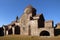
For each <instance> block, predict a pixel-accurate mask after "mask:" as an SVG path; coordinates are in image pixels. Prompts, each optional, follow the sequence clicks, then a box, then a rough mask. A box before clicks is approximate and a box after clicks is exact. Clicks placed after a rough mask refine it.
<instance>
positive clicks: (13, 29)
mask: <svg viewBox="0 0 60 40" xmlns="http://www.w3.org/2000/svg"><path fill="white" fill-rule="evenodd" d="M14 31H15V28H14V27H12V33H13V35H14V33H15V32H14Z"/></svg>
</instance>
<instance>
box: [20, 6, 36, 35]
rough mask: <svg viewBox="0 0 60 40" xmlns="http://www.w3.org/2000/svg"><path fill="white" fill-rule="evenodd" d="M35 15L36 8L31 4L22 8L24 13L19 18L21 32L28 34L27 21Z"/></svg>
mask: <svg viewBox="0 0 60 40" xmlns="http://www.w3.org/2000/svg"><path fill="white" fill-rule="evenodd" d="M35 15H36V9H35V8H33V7H32V6H31V5H29V6H27V7H26V8H25V10H24V14H23V15H22V16H21V18H20V22H19V23H20V26H21V34H25V35H28V34H29V33H28V29H29V21H30V20H32V19H33V18H32V17H33V16H35Z"/></svg>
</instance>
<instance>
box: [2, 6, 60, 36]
mask: <svg viewBox="0 0 60 40" xmlns="http://www.w3.org/2000/svg"><path fill="white" fill-rule="evenodd" d="M56 28H57V29H58V28H60V24H57V27H56ZM3 29H4V35H9V34H8V33H9V30H10V29H11V34H13V35H14V34H20V35H31V36H51V37H52V36H54V33H55V32H54V26H53V21H52V20H48V21H45V18H44V16H43V14H39V15H36V9H35V8H33V7H32V6H28V7H27V8H26V9H25V10H24V14H23V15H22V16H21V17H20V19H18V17H16V20H15V21H13V22H12V23H11V24H9V25H7V26H5V27H4V28H3ZM17 30H18V31H17Z"/></svg>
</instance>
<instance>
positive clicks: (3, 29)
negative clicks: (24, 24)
mask: <svg viewBox="0 0 60 40" xmlns="http://www.w3.org/2000/svg"><path fill="white" fill-rule="evenodd" d="M3 32H4V35H5V27H3Z"/></svg>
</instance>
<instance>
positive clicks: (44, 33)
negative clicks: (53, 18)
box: [40, 30, 50, 36]
mask: <svg viewBox="0 0 60 40" xmlns="http://www.w3.org/2000/svg"><path fill="white" fill-rule="evenodd" d="M40 36H50V34H49V32H48V31H45V30H44V31H42V32H41V33H40Z"/></svg>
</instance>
